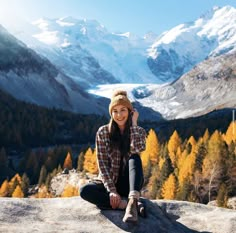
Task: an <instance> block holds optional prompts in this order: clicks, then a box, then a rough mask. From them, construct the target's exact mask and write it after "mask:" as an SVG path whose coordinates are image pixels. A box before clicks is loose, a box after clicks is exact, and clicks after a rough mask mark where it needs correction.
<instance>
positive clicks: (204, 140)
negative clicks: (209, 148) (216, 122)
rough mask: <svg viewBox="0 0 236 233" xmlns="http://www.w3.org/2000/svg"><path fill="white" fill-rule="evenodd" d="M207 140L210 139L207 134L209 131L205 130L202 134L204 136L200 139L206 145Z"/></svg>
mask: <svg viewBox="0 0 236 233" xmlns="http://www.w3.org/2000/svg"><path fill="white" fill-rule="evenodd" d="M209 138H210V133H209V130H208V129H206V130H205V132H204V135H203V137H202V140H203V142H204V143H206V142H207V141H208V140H209Z"/></svg>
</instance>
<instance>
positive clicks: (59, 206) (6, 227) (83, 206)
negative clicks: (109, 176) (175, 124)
mask: <svg viewBox="0 0 236 233" xmlns="http://www.w3.org/2000/svg"><path fill="white" fill-rule="evenodd" d="M144 201H145V203H146V205H147V214H148V215H147V218H141V217H139V222H138V223H137V224H132V223H123V222H122V218H123V215H124V211H118V210H100V209H98V208H97V207H96V206H94V205H93V204H90V203H88V202H86V201H84V200H83V199H81V198H80V197H71V198H51V199H46V198H45V199H34V198H0V232H4V233H15V232H17V233H31V232H40V233H41V232H42V233H56V232H63V233H79V232H81V233H82V232H86V233H90V232H91V233H93V232H94V233H118V232H137V233H139V232H140V233H141V232H142V233H144V232H147V233H149V232H151V233H155V232H158V233H190V232H191V233H196V232H201V233H223V232H224V233H234V232H235V229H236V211H234V210H229V209H224V208H219V207H212V206H206V205H202V204H196V203H190V202H184V201H164V200H155V201H151V200H147V199H145V200H144Z"/></svg>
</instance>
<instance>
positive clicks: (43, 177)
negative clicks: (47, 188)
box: [38, 165, 47, 186]
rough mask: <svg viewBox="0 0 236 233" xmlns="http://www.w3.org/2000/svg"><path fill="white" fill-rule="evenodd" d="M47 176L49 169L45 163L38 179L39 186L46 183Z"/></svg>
mask: <svg viewBox="0 0 236 233" xmlns="http://www.w3.org/2000/svg"><path fill="white" fill-rule="evenodd" d="M46 178H47V169H46V167H45V165H43V166H42V167H41V170H40V175H39V180H38V184H39V186H41V185H42V184H44V183H45V181H46Z"/></svg>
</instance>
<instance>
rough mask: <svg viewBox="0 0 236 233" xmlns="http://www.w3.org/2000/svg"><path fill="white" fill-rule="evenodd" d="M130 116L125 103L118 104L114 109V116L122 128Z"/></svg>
mask: <svg viewBox="0 0 236 233" xmlns="http://www.w3.org/2000/svg"><path fill="white" fill-rule="evenodd" d="M128 117H129V110H128V108H127V107H125V106H124V105H116V106H115V107H114V108H113V109H112V118H113V120H114V121H115V122H116V123H117V125H118V126H119V128H120V129H124V128H125V123H126V121H127V120H128Z"/></svg>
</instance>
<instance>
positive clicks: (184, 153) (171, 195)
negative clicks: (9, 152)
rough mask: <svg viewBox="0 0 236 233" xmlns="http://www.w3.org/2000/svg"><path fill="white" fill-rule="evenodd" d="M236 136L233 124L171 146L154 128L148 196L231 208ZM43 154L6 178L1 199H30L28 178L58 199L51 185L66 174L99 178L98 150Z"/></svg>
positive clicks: (146, 162) (147, 155)
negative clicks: (26, 197) (80, 173)
mask: <svg viewBox="0 0 236 233" xmlns="http://www.w3.org/2000/svg"><path fill="white" fill-rule="evenodd" d="M235 131H236V123H235V122H231V123H230V125H229V126H228V129H227V130H226V132H220V131H219V130H215V131H214V132H212V134H210V133H209V131H208V130H207V129H206V130H205V132H204V134H203V135H202V136H201V137H199V138H198V139H197V140H196V139H195V138H194V137H193V136H190V137H189V138H188V139H185V140H183V139H182V138H181V137H180V136H179V134H178V132H177V131H176V130H175V131H174V132H173V133H172V135H171V136H170V138H169V140H168V141H166V142H164V143H160V141H159V139H158V136H157V134H156V132H155V131H154V130H153V129H150V130H149V132H148V135H147V138H146V149H145V151H144V152H142V154H141V159H142V164H143V168H144V177H145V184H144V189H143V193H145V196H146V197H148V198H150V199H160V198H161V199H162V198H163V199H177V200H186V201H193V202H198V203H204V204H205V203H208V202H209V201H211V200H217V203H218V205H219V206H222V207H227V200H228V198H229V197H233V196H235V195H236V132H235ZM2 153H3V152H2V151H1V154H2ZM37 153H38V154H37V155H36V154H34V153H33V152H32V151H31V152H30V153H29V154H28V155H26V157H25V159H24V160H23V161H22V164H21V165H20V166H19V170H20V167H21V166H22V173H21V174H22V175H21V176H20V175H19V174H16V175H15V176H14V177H13V178H12V179H10V180H7V179H6V180H5V181H4V182H3V183H2V185H1V188H0V196H17V195H18V196H27V188H26V187H27V186H28V187H29V184H30V179H29V178H28V177H31V179H33V178H34V182H36V183H38V184H39V186H40V187H41V192H40V195H39V194H38V196H40V197H52V196H53V194H51V193H50V190H49V186H50V181H51V179H52V177H54V176H55V175H56V174H58V172H61V171H62V170H63V169H65V168H67V169H72V168H76V170H77V171H78V172H84V173H86V172H88V173H91V174H97V173H98V166H97V160H96V150H94V149H93V148H92V147H88V148H84V149H83V150H81V152H80V153H79V154H78V156H76V158H73V157H72V152H71V149H70V148H69V147H65V146H64V147H60V148H55V149H50V150H48V151H47V153H42V152H37ZM0 158H3V156H0ZM1 162H3V159H1ZM23 168H24V169H23ZM36 171H37V172H36ZM42 190H44V191H42ZM73 195H79V193H78V190H77V189H75V187H71V186H68V187H66V188H65V190H64V192H63V194H62V196H73ZM36 197H37V195H36Z"/></svg>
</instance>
